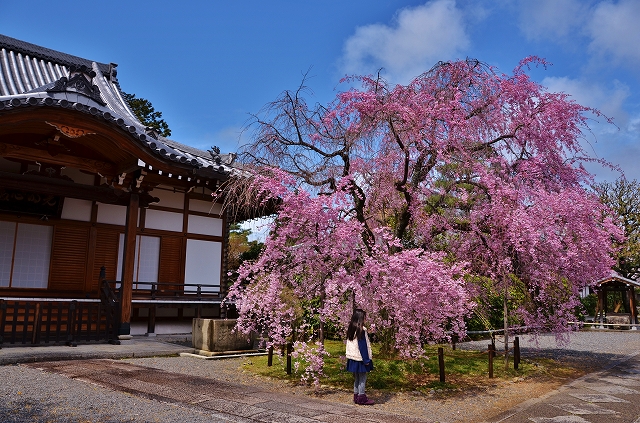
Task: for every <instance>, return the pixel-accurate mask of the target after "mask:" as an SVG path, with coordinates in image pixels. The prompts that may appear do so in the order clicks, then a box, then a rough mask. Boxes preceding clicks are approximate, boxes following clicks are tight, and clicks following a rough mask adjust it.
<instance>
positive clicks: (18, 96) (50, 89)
mask: <svg viewBox="0 0 640 423" xmlns="http://www.w3.org/2000/svg"><path fill="white" fill-rule="evenodd" d="M116 67H117V65H116V64H113V63H111V64H104V63H97V62H92V61H90V60H87V59H83V58H80V57H77V56H72V55H70V54H66V53H61V52H58V51H55V50H51V49H47V48H44V47H40V46H37V45H35V44H30V43H27V42H24V41H20V40H17V39H15V38H11V37H7V36H5V35H1V34H0V113H2V111H3V110H11V109H16V108H21V107H63V108H69V109H74V110H76V111H78V112H82V113H87V114H91V115H94V116H96V117H97V118H102V119H105V120H106V121H108V122H110V123H112V124H113V125H117V126H120V127H121V128H122V129H124V130H125V131H128V132H129V133H130V134H131V137H132V139H133V140H135V142H138V143H141V144H142V145H144V146H146V147H147V148H149V149H150V150H151V151H152V152H154V153H155V154H157V155H159V156H161V157H162V158H163V159H164V160H167V161H171V162H176V163H181V164H183V165H186V166H192V167H194V168H195V170H196V171H199V172H198V173H201V174H202V175H203V176H205V175H208V176H211V177H215V178H217V179H224V178H225V177H226V176H227V175H228V174H229V173H230V172H231V171H232V168H231V163H232V161H233V156H232V155H220V154H216V153H214V154H211V153H210V152H208V151H202V150H199V149H196V148H193V147H189V146H186V145H183V144H180V143H177V142H175V141H172V140H169V139H166V138H164V137H162V136H159V135H157V134H156V133H155V132H153V131H151V130H149V129H148V128H145V126H144V125H143V124H142V123H140V122H139V121H138V120H137V118H136V117H135V115H134V114H133V112H132V111H131V109H130V108H129V106H128V104H127V102H126V101H125V100H124V98H123V95H122V91H121V89H120V85H119V83H118V79H117V78H116V75H117V71H116Z"/></svg>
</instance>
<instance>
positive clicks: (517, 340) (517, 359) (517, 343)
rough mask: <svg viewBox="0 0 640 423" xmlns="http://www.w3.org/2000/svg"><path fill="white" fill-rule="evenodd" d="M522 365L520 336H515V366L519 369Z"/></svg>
mask: <svg viewBox="0 0 640 423" xmlns="http://www.w3.org/2000/svg"><path fill="white" fill-rule="evenodd" d="M519 365H520V338H519V337H517V336H516V337H515V338H514V339H513V368H514V369H515V370H518V366H519Z"/></svg>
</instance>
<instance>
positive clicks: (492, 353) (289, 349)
mask: <svg viewBox="0 0 640 423" xmlns="http://www.w3.org/2000/svg"><path fill="white" fill-rule="evenodd" d="M503 331H504V330H503ZM486 332H494V333H495V332H498V331H486ZM512 344H513V347H511V348H508V349H507V350H506V351H497V350H496V345H495V338H494V336H492V337H491V343H490V344H489V345H488V347H487V349H486V350H484V351H482V350H481V351H476V352H475V353H473V352H471V353H470V354H469V355H471V356H473V355H476V356H484V355H487V356H488V372H489V378H490V379H492V378H493V361H494V358H495V357H496V356H499V355H505V354H509V353H511V352H512V353H513V368H514V370H518V368H519V365H520V338H519V337H518V336H515V337H514V340H513V342H512ZM453 345H455V344H453ZM452 349H453V350H455V346H454V347H453V348H452ZM292 353H293V344H292V343H288V344H286V345H285V346H283V347H282V350H281V354H282V355H285V354H286V372H287V374H288V375H290V374H291V373H292V366H291V361H292V360H291V354H292ZM444 357H445V354H444V347H438V373H439V377H440V383H445V380H446V372H445V361H444ZM272 365H273V346H270V347H269V348H268V349H267V366H268V367H271V366H272Z"/></svg>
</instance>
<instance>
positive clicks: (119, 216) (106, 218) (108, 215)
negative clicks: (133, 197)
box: [98, 203, 127, 226]
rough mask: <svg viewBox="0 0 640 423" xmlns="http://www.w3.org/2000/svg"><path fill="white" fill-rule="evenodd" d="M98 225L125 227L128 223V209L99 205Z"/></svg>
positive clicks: (111, 205)
mask: <svg viewBox="0 0 640 423" xmlns="http://www.w3.org/2000/svg"><path fill="white" fill-rule="evenodd" d="M98 223H108V224H111V225H120V226H124V225H125V224H126V223H127V208H126V207H125V206H116V205H113V204H102V203H98Z"/></svg>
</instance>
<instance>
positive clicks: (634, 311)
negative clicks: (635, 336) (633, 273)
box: [627, 285, 638, 329]
mask: <svg viewBox="0 0 640 423" xmlns="http://www.w3.org/2000/svg"><path fill="white" fill-rule="evenodd" d="M627 291H628V292H629V308H630V309H631V310H629V311H630V312H631V324H632V325H635V324H636V323H638V322H637V316H636V315H637V313H638V310H637V309H636V291H635V288H634V287H633V285H631V286H629V288H628V290H627ZM631 329H635V326H633V327H631Z"/></svg>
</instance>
